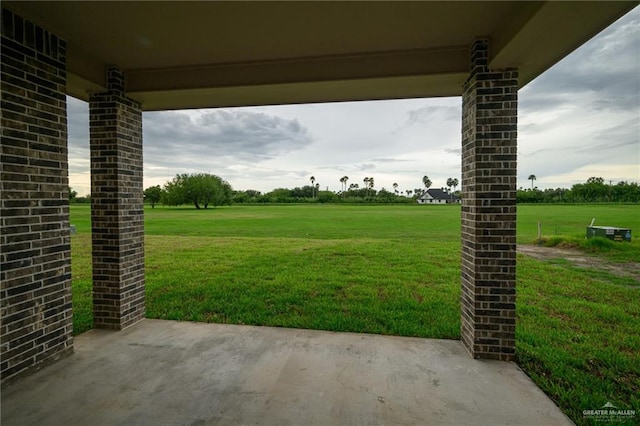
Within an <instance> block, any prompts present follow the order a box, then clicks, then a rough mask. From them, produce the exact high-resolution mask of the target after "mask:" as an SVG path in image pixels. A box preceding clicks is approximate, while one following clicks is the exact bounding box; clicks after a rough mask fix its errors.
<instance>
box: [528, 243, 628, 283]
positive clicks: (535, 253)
mask: <svg viewBox="0 0 640 426" xmlns="http://www.w3.org/2000/svg"><path fill="white" fill-rule="evenodd" d="M517 251H518V253H522V254H525V255H527V256H530V257H533V258H534V259H540V260H551V259H564V260H566V261H568V262H570V263H571V264H572V265H574V266H576V267H578V268H588V269H595V270H602V271H607V272H609V273H611V274H613V275H617V276H619V277H630V278H633V279H635V280H636V281H638V282H640V262H627V263H613V262H611V261H609V260H607V259H603V258H601V257H597V256H591V255H589V254H586V253H584V252H581V251H579V250H572V249H566V248H557V247H542V246H534V245H524V244H518V246H517Z"/></svg>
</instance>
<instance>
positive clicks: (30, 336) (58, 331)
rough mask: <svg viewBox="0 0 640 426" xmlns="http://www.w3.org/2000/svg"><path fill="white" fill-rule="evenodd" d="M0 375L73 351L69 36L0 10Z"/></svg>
mask: <svg viewBox="0 0 640 426" xmlns="http://www.w3.org/2000/svg"><path fill="white" fill-rule="evenodd" d="M1 62H2V71H1V74H2V81H1V88H0V90H1V92H2V103H1V108H2V129H1V139H2V143H1V144H0V157H1V166H0V167H1V169H0V170H1V179H0V185H1V188H0V192H1V195H0V199H1V202H2V205H1V213H0V218H1V219H0V221H1V233H0V243H1V247H2V249H1V252H0V261H1V265H0V281H1V282H2V286H1V289H0V299H1V312H0V313H1V317H2V320H1V324H0V330H1V336H2V342H1V355H0V356H1V361H0V364H1V374H2V382H3V383H6V382H7V381H8V380H10V379H12V378H15V377H17V376H19V375H20V373H23V372H25V371H27V369H29V368H30V367H35V366H38V365H41V364H42V363H46V362H48V361H50V360H53V359H57V358H59V357H61V356H64V355H67V354H69V353H70V352H71V351H72V350H73V339H72V312H71V254H70V245H69V238H70V237H69V198H68V197H69V195H68V162H67V116H66V107H67V106H66V97H65V93H66V71H65V70H66V64H65V62H66V59H65V42H64V41H63V40H61V39H59V38H58V37H56V36H55V35H54V34H51V33H49V32H47V31H45V30H43V29H42V28H39V27H37V26H35V25H34V24H32V23H31V22H27V21H25V20H23V19H22V18H21V17H19V16H17V15H14V14H13V13H12V12H10V11H8V10H6V9H3V10H2V59H1Z"/></svg>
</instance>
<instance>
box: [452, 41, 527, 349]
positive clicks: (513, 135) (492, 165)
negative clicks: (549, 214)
mask: <svg viewBox="0 0 640 426" xmlns="http://www.w3.org/2000/svg"><path fill="white" fill-rule="evenodd" d="M517 115H518V70H517V69H515V68H509V69H501V70H492V69H489V68H488V42H487V41H486V40H478V41H476V42H475V43H474V44H473V47H472V52H471V73H470V76H469V79H468V80H467V82H466V83H465V85H464V87H463V95H462V300H461V304H462V306H461V309H462V329H461V335H462V342H463V344H464V345H465V346H466V348H467V349H468V350H469V351H470V353H471V355H472V356H473V357H474V358H489V359H500V360H504V361H513V360H514V356H515V322H516V305H515V302H516V301H515V298H516V289H515V285H516V160H517V156H516V149H517V118H518V117H517Z"/></svg>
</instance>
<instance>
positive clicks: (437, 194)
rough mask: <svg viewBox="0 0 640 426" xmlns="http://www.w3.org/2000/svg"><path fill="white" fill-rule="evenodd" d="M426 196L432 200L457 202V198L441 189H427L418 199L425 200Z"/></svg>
mask: <svg viewBox="0 0 640 426" xmlns="http://www.w3.org/2000/svg"><path fill="white" fill-rule="evenodd" d="M427 194H428V195H430V196H431V198H433V199H434V200H451V199H453V200H458V199H459V197H457V196H455V195H452V194H451V193H449V192H447V191H445V190H442V189H435V188H433V189H428V190H427V191H425V192H424V193H423V194H422V195H421V196H420V199H427Z"/></svg>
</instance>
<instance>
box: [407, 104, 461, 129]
mask: <svg viewBox="0 0 640 426" xmlns="http://www.w3.org/2000/svg"><path fill="white" fill-rule="evenodd" d="M407 114H408V116H409V117H408V118H407V124H408V125H410V126H412V125H415V124H430V123H431V122H433V121H434V120H435V121H460V117H461V115H462V106H435V105H428V106H425V107H422V108H419V109H414V110H411V111H409V112H408V113H407Z"/></svg>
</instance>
